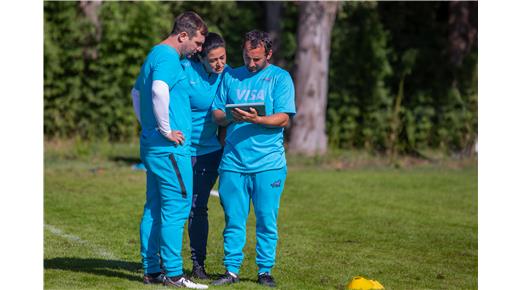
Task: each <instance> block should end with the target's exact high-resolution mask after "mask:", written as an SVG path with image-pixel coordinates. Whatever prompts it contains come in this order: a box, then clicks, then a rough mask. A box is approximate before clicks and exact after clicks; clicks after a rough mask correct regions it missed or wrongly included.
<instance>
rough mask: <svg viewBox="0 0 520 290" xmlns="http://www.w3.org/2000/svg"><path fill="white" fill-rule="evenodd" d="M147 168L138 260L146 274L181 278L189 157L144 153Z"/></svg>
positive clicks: (188, 206) (188, 198) (190, 188)
mask: <svg viewBox="0 0 520 290" xmlns="http://www.w3.org/2000/svg"><path fill="white" fill-rule="evenodd" d="M141 160H142V161H143V163H144V165H145V167H146V204H145V206H144V211H143V217H142V219H141V229H140V235H141V257H142V261H143V268H144V272H145V274H150V273H157V272H160V271H161V267H160V262H159V256H158V255H157V254H158V253H160V255H161V258H162V260H163V266H164V269H165V271H166V275H167V276H177V275H182V274H183V270H182V256H181V249H182V237H183V231H184V224H185V222H186V220H187V219H188V216H189V214H190V209H191V199H192V192H193V177H192V175H193V172H192V168H191V156H190V155H179V154H173V153H157V152H155V153H153V154H152V153H143V150H142V151H141Z"/></svg>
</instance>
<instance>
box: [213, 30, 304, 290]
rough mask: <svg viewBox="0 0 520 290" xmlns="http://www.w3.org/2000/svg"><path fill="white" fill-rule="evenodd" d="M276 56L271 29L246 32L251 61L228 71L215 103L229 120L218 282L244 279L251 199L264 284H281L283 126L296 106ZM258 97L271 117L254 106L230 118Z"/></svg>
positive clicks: (218, 117)
mask: <svg viewBox="0 0 520 290" xmlns="http://www.w3.org/2000/svg"><path fill="white" fill-rule="evenodd" d="M271 56H272V49H271V40H270V39H269V36H268V34H267V33H266V32H263V31H258V30H253V31H250V32H248V33H246V35H245V39H244V42H243V57H244V64H245V66H242V67H239V68H236V69H233V70H231V71H230V72H229V73H228V74H226V75H225V76H224V78H223V80H222V84H221V86H220V88H219V91H218V92H217V96H216V98H215V101H214V103H213V118H214V120H215V122H216V123H217V124H219V125H221V126H226V125H229V126H228V127H227V137H226V142H225V147H224V153H223V156H222V160H221V163H220V168H219V170H220V182H219V195H220V201H221V204H222V207H223V209H224V213H225V219H226V226H225V229H224V266H225V267H226V270H227V271H226V274H225V275H224V276H223V277H222V278H220V279H219V280H216V281H214V282H213V284H214V285H224V284H230V283H235V282H238V281H239V278H238V274H239V271H240V266H241V265H242V260H243V257H244V255H243V252H242V249H243V247H244V245H245V242H246V221H247V216H248V214H249V202H250V200H252V201H253V206H254V210H255V216H256V240H257V244H256V264H257V265H258V283H260V284H262V285H266V286H270V287H274V286H275V285H276V284H275V282H274V279H273V277H272V275H271V269H272V267H273V266H274V263H275V255H276V244H277V240H278V230H277V222H276V219H277V217H278V208H279V205H280V197H281V194H282V191H283V187H284V184H285V179H286V176H287V167H286V161H285V150H284V146H283V131H284V127H286V126H288V124H289V120H290V118H291V117H292V116H293V115H294V114H295V113H296V109H295V103H294V84H293V81H292V79H291V76H290V75H289V73H288V72H287V71H285V70H283V69H282V68H280V67H278V66H275V65H273V64H270V63H269V61H270V59H271ZM258 102H261V103H264V105H265V112H266V115H265V116H259V115H258V113H257V112H256V111H255V109H253V108H251V110H249V112H248V111H244V110H240V109H234V110H233V111H232V115H233V121H232V122H231V123H229V121H228V120H227V119H228V118H226V113H225V105H226V104H244V103H258ZM228 117H229V116H228Z"/></svg>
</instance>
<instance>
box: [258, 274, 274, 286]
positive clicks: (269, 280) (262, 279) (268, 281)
mask: <svg viewBox="0 0 520 290" xmlns="http://www.w3.org/2000/svg"><path fill="white" fill-rule="evenodd" d="M258 284H260V285H263V286H269V287H276V282H274V278H273V276H271V275H270V274H269V273H260V274H258Z"/></svg>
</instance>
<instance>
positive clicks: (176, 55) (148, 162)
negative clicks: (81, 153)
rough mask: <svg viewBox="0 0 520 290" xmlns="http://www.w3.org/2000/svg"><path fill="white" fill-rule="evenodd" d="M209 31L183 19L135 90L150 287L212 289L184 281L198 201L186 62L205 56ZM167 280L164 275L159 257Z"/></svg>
mask: <svg viewBox="0 0 520 290" xmlns="http://www.w3.org/2000/svg"><path fill="white" fill-rule="evenodd" d="M206 34H207V27H206V24H205V23H204V21H203V20H202V19H201V18H200V16H198V15H197V14H196V13H194V12H185V13H182V14H181V15H179V16H178V17H177V19H176V20H175V24H174V27H173V30H172V32H171V34H170V36H169V37H168V38H166V39H165V40H163V41H162V42H161V43H160V44H158V45H156V46H154V47H153V48H152V50H151V51H150V53H149V54H148V56H147V57H146V60H145V62H144V64H143V65H142V67H141V71H140V73H139V76H138V78H137V80H136V82H135V85H134V88H133V90H132V96H133V101H134V110H135V113H136V116H137V118H138V120H139V122H140V123H141V127H142V131H141V138H140V143H141V160H142V161H143V163H144V165H145V167H146V204H145V206H144V211H143V217H142V219H141V228H140V237H141V257H142V261H143V268H144V283H145V284H154V283H157V284H158V283H162V284H163V285H165V286H174V287H180V288H191V289H206V288H207V286H206V285H202V284H197V283H194V282H192V281H191V280H189V279H187V278H186V277H184V274H183V267H182V256H181V249H182V237H183V230H184V224H185V222H186V220H187V219H188V215H189V212H190V208H191V196H192V171H191V153H190V140H191V109H190V101H189V95H188V94H187V90H188V84H187V80H186V76H185V74H184V70H183V68H182V66H181V63H180V57H181V56H187V55H192V54H194V53H196V52H198V51H200V50H201V48H202V44H203V43H204V39H205V35H206ZM158 254H160V257H161V258H162V260H163V266H164V271H165V275H163V274H161V266H160V261H159V256H158Z"/></svg>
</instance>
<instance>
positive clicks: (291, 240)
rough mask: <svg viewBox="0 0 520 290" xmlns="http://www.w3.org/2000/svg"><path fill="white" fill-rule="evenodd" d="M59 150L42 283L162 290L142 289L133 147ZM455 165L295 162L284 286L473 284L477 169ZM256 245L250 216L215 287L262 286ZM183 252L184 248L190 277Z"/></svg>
mask: <svg viewBox="0 0 520 290" xmlns="http://www.w3.org/2000/svg"><path fill="white" fill-rule="evenodd" d="M60 146H61V145H55V144H54V145H49V144H46V148H45V170H44V174H45V184H44V186H45V187H44V191H45V197H44V202H45V204H44V213H45V216H44V223H45V237H44V241H45V245H44V267H45V271H44V277H45V281H44V282H45V288H46V289H87V288H88V289H162V288H163V287H162V286H158V287H152V286H146V287H145V286H144V285H142V283H141V278H142V269H141V265H140V258H139V235H138V234H139V220H140V217H141V213H142V207H143V203H144V188H145V173H144V172H142V171H134V170H132V169H131V168H130V165H131V164H132V162H134V161H136V160H137V156H138V153H137V152H138V146H137V145H120V146H109V147H107V146H100V147H99V148H95V147H94V149H92V147H91V146H87V147H82V146H75V147H74V148H73V149H71V148H69V147H66V148H62V147H60ZM85 146H86V145H85ZM93 151H95V152H96V153H95V154H93V153H92V152H93ZM471 164H473V165H471ZM452 167H453V166H450V167H447V166H415V167H411V168H402V169H392V168H386V167H370V166H368V167H360V168H348V169H343V170H334V169H330V168H328V167H324V166H318V167H315V166H302V165H301V164H300V165H298V166H296V165H295V166H293V167H289V175H288V179H287V183H286V188H285V191H284V193H283V196H282V200H281V208H280V213H279V219H278V224H279V236H280V238H279V243H278V251H277V264H276V266H275V268H274V269H273V275H274V277H275V278H276V279H277V283H278V286H279V287H278V288H280V289H345V285H346V284H347V282H348V281H349V279H351V278H352V277H353V276H356V275H363V276H366V277H369V278H371V279H376V280H378V281H380V282H381V283H382V284H383V285H384V286H385V287H386V289H477V288H478V285H477V257H478V256H477V249H478V241H477V230H478V225H477V167H476V163H475V162H472V163H470V165H466V166H462V167H454V168H452ZM209 216H210V237H209V244H208V258H207V262H206V263H207V270H208V272H209V273H210V274H215V275H216V274H219V273H222V272H223V271H224V268H223V266H222V255H223V249H222V230H223V227H224V218H223V213H222V209H221V206H220V204H219V202H218V198H216V197H211V198H210V201H209ZM185 241H187V238H186V235H185ZM254 244H255V241H254V213H253V212H251V216H250V219H249V222H248V243H247V245H246V247H245V249H244V251H245V261H244V264H243V266H242V272H241V278H242V281H243V282H241V283H239V284H236V285H232V286H228V287H218V288H217V287H211V288H216V289H265V288H263V287H260V286H257V285H256V284H255V283H254V280H255V279H256V265H255V263H254V257H255V250H254ZM188 252H189V251H188V246H187V243H186V242H185V243H184V249H183V254H184V257H185V259H184V261H185V269H186V272H188V273H189V270H190V269H191V262H190V260H189V258H188Z"/></svg>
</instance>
